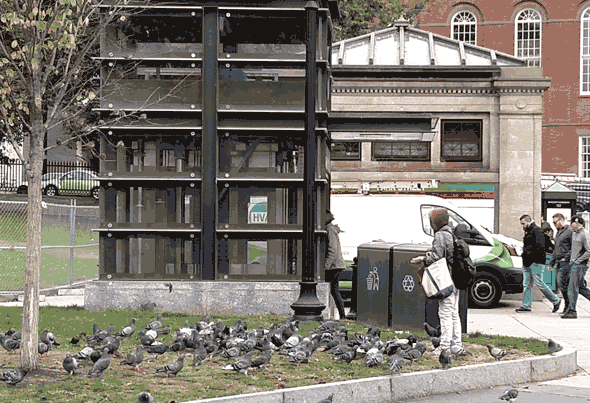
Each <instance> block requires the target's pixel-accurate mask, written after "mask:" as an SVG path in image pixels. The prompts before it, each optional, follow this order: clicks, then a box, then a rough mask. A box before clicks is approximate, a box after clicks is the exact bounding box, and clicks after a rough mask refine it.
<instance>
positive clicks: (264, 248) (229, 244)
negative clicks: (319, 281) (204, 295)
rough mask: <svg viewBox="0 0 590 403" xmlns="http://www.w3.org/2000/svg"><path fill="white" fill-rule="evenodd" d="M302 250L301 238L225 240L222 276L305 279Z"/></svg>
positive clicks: (221, 267)
mask: <svg viewBox="0 0 590 403" xmlns="http://www.w3.org/2000/svg"><path fill="white" fill-rule="evenodd" d="M301 250H302V241H301V240H298V239H294V240H288V239H267V240H262V239H260V240H253V239H252V240H250V239H221V240H220V241H219V265H218V266H219V270H218V276H219V278H220V279H239V278H259V279H273V278H275V279H283V280H295V279H298V278H300V277H301V270H302V256H301Z"/></svg>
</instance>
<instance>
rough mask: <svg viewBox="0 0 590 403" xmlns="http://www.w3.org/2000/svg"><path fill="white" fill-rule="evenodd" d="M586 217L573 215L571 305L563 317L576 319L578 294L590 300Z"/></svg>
mask: <svg viewBox="0 0 590 403" xmlns="http://www.w3.org/2000/svg"><path fill="white" fill-rule="evenodd" d="M584 224H585V223H584V219H583V218H582V217H580V216H578V215H575V216H573V217H572V220H571V224H570V225H571V227H572V230H573V233H572V251H571V255H570V267H571V273H570V282H569V287H568V298H569V305H568V309H567V312H566V313H564V314H563V315H561V318H562V319H576V318H577V317H578V313H577V312H576V304H577V303H578V294H582V295H583V296H584V297H586V299H588V300H590V290H589V289H588V287H587V285H586V280H585V276H586V272H587V271H588V259H589V258H590V242H589V241H588V236H587V233H586V231H584Z"/></svg>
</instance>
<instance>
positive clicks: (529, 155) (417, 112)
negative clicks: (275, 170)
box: [330, 21, 550, 238]
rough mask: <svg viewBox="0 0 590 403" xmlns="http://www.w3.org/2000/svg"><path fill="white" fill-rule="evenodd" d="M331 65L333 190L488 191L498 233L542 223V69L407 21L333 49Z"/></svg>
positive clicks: (516, 231)
mask: <svg viewBox="0 0 590 403" xmlns="http://www.w3.org/2000/svg"><path fill="white" fill-rule="evenodd" d="M332 63H333V76H334V85H333V87H332V109H331V115H330V133H331V137H332V141H333V143H332V154H331V158H332V188H333V189H338V188H353V189H358V188H362V186H363V184H365V187H368V188H373V189H379V188H384V189H396V188H401V189H407V188H415V189H421V188H424V187H425V186H429V184H432V183H437V182H438V183H441V182H444V183H455V184H463V185H465V186H469V185H470V184H478V185H488V186H493V190H494V192H495V195H496V203H495V206H496V214H495V220H496V222H495V230H496V231H497V232H499V233H502V234H504V235H507V236H512V237H515V238H520V237H522V231H521V230H520V228H519V227H518V226H517V225H515V222H516V223H517V222H518V218H519V216H520V215H521V214H523V213H529V214H532V215H533V216H534V217H540V215H541V187H540V180H541V166H542V158H541V157H542V123H543V94H544V92H545V91H546V90H547V89H548V88H549V85H550V79H548V78H545V77H544V76H543V74H542V70H541V68H536V67H533V68H529V67H526V62H525V61H523V60H521V59H519V58H516V57H514V56H511V55H508V54H505V53H501V52H496V51H494V50H491V49H486V48H483V47H480V46H476V45H470V44H467V43H464V42H461V41H458V40H454V39H450V38H447V37H444V36H440V35H436V34H433V33H431V32H427V31H424V30H420V29H417V28H412V27H411V26H409V24H408V23H407V22H405V21H398V22H396V24H395V25H394V26H393V27H391V28H388V29H385V30H381V31H377V32H374V33H371V34H368V35H364V36H361V37H357V38H352V39H348V40H345V41H342V42H338V43H335V44H334V46H333V48H332ZM367 183H368V184H367ZM430 186H432V185H430Z"/></svg>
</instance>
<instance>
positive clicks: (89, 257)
mask: <svg viewBox="0 0 590 403" xmlns="http://www.w3.org/2000/svg"><path fill="white" fill-rule="evenodd" d="M27 207H28V203H27V202H26V201H2V200H0V293H3V292H15V291H16V292H19V291H22V290H23V288H24V283H25V266H26V257H27V210H28V209H27ZM42 211H43V221H42V224H41V226H42V229H41V244H42V246H41V269H40V288H41V289H51V288H56V287H60V286H68V285H70V286H71V285H75V284H76V283H79V282H83V281H86V280H89V279H92V278H95V277H96V276H97V274H98V234H97V233H95V232H92V228H98V226H99V210H98V206H76V200H74V199H73V200H71V202H70V204H55V203H46V202H43V209H42Z"/></svg>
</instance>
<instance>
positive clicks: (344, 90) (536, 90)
mask: <svg viewBox="0 0 590 403" xmlns="http://www.w3.org/2000/svg"><path fill="white" fill-rule="evenodd" d="M546 89H547V87H546V86H538V87H536V86H535V87H532V86H519V87H500V88H498V87H488V88H448V87H446V88H424V87H414V88H408V87H404V88H401V87H398V88H396V87H386V88H384V87H383V86H381V85H375V86H370V85H367V86H363V87H359V86H339V85H334V86H332V93H333V94H351V95H352V94H405V95H408V94H415V95H419V94H451V95H465V94H467V95H469V94H471V95H473V94H508V93H519V94H524V93H526V94H542V93H544V92H545V90H546Z"/></svg>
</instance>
